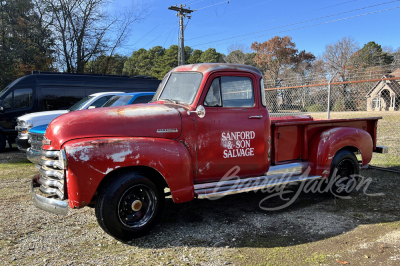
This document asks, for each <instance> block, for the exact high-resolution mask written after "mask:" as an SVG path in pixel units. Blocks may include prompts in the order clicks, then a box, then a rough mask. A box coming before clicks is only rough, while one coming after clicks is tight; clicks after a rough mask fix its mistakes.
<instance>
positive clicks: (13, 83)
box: [0, 77, 24, 98]
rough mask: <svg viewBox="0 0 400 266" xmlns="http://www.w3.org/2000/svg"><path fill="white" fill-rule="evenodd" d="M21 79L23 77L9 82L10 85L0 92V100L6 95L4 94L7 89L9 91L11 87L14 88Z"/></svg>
mask: <svg viewBox="0 0 400 266" xmlns="http://www.w3.org/2000/svg"><path fill="white" fill-rule="evenodd" d="M22 78H24V77H20V78H18V79H16V80H14V81H13V82H11V83H10V84H8V86H7V87H5V88H4V89H3V90H2V91H1V92H0V98H1V96H3V95H4V94H6V92H8V91H9V89H10V88H11V87H12V86H14V85H15V84H16V83H17V82H18V81H20V80H21V79H22Z"/></svg>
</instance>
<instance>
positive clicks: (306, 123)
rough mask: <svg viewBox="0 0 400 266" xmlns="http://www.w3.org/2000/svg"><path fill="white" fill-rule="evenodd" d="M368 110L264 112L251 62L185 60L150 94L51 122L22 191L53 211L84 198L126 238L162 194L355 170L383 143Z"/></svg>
mask: <svg viewBox="0 0 400 266" xmlns="http://www.w3.org/2000/svg"><path fill="white" fill-rule="evenodd" d="M378 119H380V118H362V119H328V120H318V119H313V118H312V117H310V116H298V117H280V118H276V117H275V118H270V116H269V113H268V109H267V107H266V101H265V93H264V86H263V78H262V73H261V72H260V71H259V70H258V69H257V68H254V67H251V66H245V65H235V64H194V65H184V66H180V67H177V68H175V69H173V70H172V71H170V72H169V73H168V74H167V75H166V76H165V78H164V79H163V81H162V82H161V84H160V86H159V88H158V90H157V92H156V95H155V96H154V98H153V100H152V102H151V103H148V104H138V105H134V106H123V107H109V108H101V109H95V110H83V111H77V112H74V113H69V114H65V115H62V116H59V117H57V118H56V119H55V120H53V121H52V122H51V123H50V124H49V126H48V128H47V130H46V134H45V138H44V140H43V144H44V146H43V150H42V151H41V156H42V157H41V163H40V164H41V167H40V174H38V175H37V176H35V177H34V178H33V180H32V184H31V195H32V200H33V202H34V204H35V206H37V207H38V208H40V209H43V210H47V211H49V212H53V213H56V214H66V213H67V211H68V205H69V207H70V208H82V207H85V206H87V205H89V206H91V207H95V213H96V217H97V220H98V222H99V224H100V226H101V227H102V228H103V229H104V230H105V231H106V232H107V233H109V234H110V235H112V236H114V237H115V238H117V239H122V240H128V239H132V238H136V237H140V236H143V235H144V234H146V233H147V232H149V231H150V230H151V229H152V228H153V227H154V226H155V224H156V223H157V221H158V220H159V218H160V215H161V211H162V209H163V205H164V198H165V196H166V195H169V193H170V195H171V197H172V200H173V201H174V202H175V203H181V202H187V201H190V200H193V199H194V198H210V197H220V196H225V195H228V194H234V193H240V192H246V191H251V190H257V189H262V188H266V187H271V186H276V185H282V184H283V183H291V182H296V181H297V182H298V181H305V180H312V179H320V178H327V179H326V180H329V178H331V177H332V172H333V169H338V171H339V174H340V175H341V176H350V175H352V174H358V171H359V164H362V165H366V164H368V163H369V162H370V160H371V157H372V153H373V152H374V151H375V152H383V151H384V149H382V148H381V147H377V146H376V132H377V123H378ZM355 154H361V157H362V160H361V161H360V162H358V160H357V158H356V156H355ZM288 173H290V176H289V177H288V178H285V179H282V176H285V175H286V176H288ZM305 173H306V174H305ZM36 188H38V189H37V190H40V192H37V193H36V192H35V191H37V190H36ZM168 190H169V192H168ZM43 193H44V194H47V197H46V195H43ZM40 194H42V195H40ZM210 204H211V203H210Z"/></svg>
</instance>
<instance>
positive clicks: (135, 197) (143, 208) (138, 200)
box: [95, 173, 164, 241]
mask: <svg viewBox="0 0 400 266" xmlns="http://www.w3.org/2000/svg"><path fill="white" fill-rule="evenodd" d="M163 208H164V194H163V193H162V189H161V188H157V186H156V185H154V183H153V182H152V181H151V180H150V179H148V178H146V177H145V176H144V175H142V174H140V173H120V174H116V175H115V176H113V177H112V180H110V181H109V182H108V183H107V184H105V185H104V186H103V189H102V190H101V192H100V193H99V196H98V198H97V200H96V208H95V213H96V218H97V221H98V223H99V225H100V227H101V228H102V229H103V230H104V231H105V232H106V233H108V234H109V235H111V236H113V237H115V238H117V239H119V240H123V241H127V240H131V239H134V238H138V237H142V236H144V235H146V234H147V233H148V232H150V230H151V229H153V228H154V226H155V225H156V224H157V222H158V221H159V219H160V218H161V214H162V210H163Z"/></svg>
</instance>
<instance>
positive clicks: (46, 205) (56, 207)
mask: <svg viewBox="0 0 400 266" xmlns="http://www.w3.org/2000/svg"><path fill="white" fill-rule="evenodd" d="M39 177H40V175H36V176H35V177H33V179H32V182H31V188H30V194H31V197H32V201H33V205H35V207H36V208H39V209H41V210H44V211H47V212H51V213H54V214H58V215H67V214H68V202H67V201H62V200H56V199H53V198H46V197H43V196H40V195H38V194H36V193H35V187H39V186H40V183H39V181H38V180H39Z"/></svg>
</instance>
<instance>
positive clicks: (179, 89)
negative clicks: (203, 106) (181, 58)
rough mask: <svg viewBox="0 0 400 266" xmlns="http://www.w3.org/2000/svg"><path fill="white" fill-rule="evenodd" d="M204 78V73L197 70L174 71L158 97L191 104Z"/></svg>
mask: <svg viewBox="0 0 400 266" xmlns="http://www.w3.org/2000/svg"><path fill="white" fill-rule="evenodd" d="M202 78H203V76H202V74H201V73H197V72H176V73H172V74H171V75H170V77H169V79H168V81H167V84H166V85H165V87H164V90H163V91H162V93H161V95H160V97H159V98H158V99H159V100H170V101H172V102H176V103H180V102H183V103H188V104H191V103H192V102H193V100H194V98H195V97H196V93H197V90H198V89H199V86H200V83H201V80H202Z"/></svg>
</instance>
